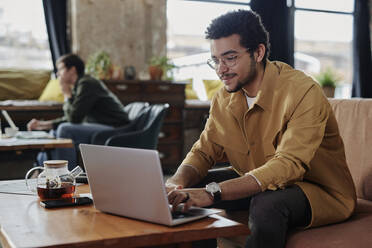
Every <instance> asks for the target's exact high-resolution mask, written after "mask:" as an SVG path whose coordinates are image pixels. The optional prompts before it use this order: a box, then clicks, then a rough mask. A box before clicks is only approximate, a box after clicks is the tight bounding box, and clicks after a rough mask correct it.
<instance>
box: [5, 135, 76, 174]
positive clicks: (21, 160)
mask: <svg viewBox="0 0 372 248" xmlns="http://www.w3.org/2000/svg"><path fill="white" fill-rule="evenodd" d="M73 146H74V145H73V142H72V140H71V139H0V180H4V179H6V180H8V179H19V178H24V176H25V175H26V172H27V171H28V170H29V169H30V168H32V167H33V164H34V163H35V161H36V156H37V154H38V152H40V151H46V152H49V151H51V150H52V149H55V148H71V147H73ZM49 157H50V156H49Z"/></svg>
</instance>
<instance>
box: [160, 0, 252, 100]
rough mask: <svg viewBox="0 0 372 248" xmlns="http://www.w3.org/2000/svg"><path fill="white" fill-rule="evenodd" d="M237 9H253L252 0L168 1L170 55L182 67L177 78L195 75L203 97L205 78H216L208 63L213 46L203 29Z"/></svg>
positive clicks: (194, 81) (198, 90)
mask: <svg viewBox="0 0 372 248" xmlns="http://www.w3.org/2000/svg"><path fill="white" fill-rule="evenodd" d="M229 2H231V3H229ZM236 9H250V7H249V1H247V0H245V1H237V0H235V1H226V0H224V1H218V0H215V1H202V0H201V1H187V0H168V1H167V19H168V20H167V24H168V30H167V40H168V43H167V55H168V57H169V58H171V59H173V62H174V63H175V64H176V65H177V66H178V67H179V68H178V69H177V70H176V71H175V74H174V77H175V80H186V79H190V78H192V80H193V87H194V89H195V90H196V92H197V94H198V96H199V98H200V99H202V100H206V99H207V96H206V93H205V90H204V86H203V82H202V80H203V79H217V75H216V73H215V71H213V70H211V69H210V68H209V66H208V65H207V59H209V58H210V49H209V42H208V41H207V40H205V35H204V32H205V30H206V28H207V26H208V25H209V24H210V22H211V21H212V20H213V19H214V18H216V17H217V16H219V15H221V14H224V13H226V12H227V11H229V10H236Z"/></svg>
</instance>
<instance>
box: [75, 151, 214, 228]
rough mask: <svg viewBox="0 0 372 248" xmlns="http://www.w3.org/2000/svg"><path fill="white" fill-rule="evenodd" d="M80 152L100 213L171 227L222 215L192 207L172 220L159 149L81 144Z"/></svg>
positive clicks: (212, 210) (210, 210)
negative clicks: (214, 215) (213, 215)
mask: <svg viewBox="0 0 372 248" xmlns="http://www.w3.org/2000/svg"><path fill="white" fill-rule="evenodd" d="M80 151H81V155H82V158H83V162H84V166H85V170H86V173H87V176H88V182H89V187H90V191H91V193H92V197H93V201H94V206H95V207H96V208H97V209H98V210H100V211H103V212H107V213H111V214H116V215H121V216H125V217H130V218H135V219H140V220H145V221H149V222H154V223H159V224H164V225H168V226H174V225H178V224H182V223H185V222H189V221H193V220H197V219H200V218H203V217H206V216H208V215H211V214H214V213H218V212H219V210H215V209H204V208H191V209H190V210H189V212H188V213H187V214H184V215H177V216H174V217H172V212H171V210H170V205H169V204H168V198H167V193H166V191H165V186H164V179H163V173H162V169H161V165H160V160H159V155H158V152H157V151H156V150H144V149H134V148H122V147H112V146H98V145H87V144H80Z"/></svg>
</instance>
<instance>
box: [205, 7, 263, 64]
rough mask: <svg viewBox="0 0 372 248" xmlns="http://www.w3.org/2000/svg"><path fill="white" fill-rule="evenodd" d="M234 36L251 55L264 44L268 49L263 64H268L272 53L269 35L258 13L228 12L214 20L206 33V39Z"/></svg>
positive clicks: (247, 11) (240, 10) (246, 11)
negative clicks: (235, 35) (236, 35)
mask: <svg viewBox="0 0 372 248" xmlns="http://www.w3.org/2000/svg"><path fill="white" fill-rule="evenodd" d="M233 34H238V35H239V36H240V44H241V45H242V46H243V47H245V48H248V49H249V50H250V52H251V55H252V54H253V52H254V51H255V50H256V49H257V48H258V45H259V44H263V45H264V46H265V47H266V52H265V55H264V57H263V62H264V64H266V58H267V57H268V56H269V53H270V41H269V33H268V32H267V31H266V29H265V27H264V25H263V24H262V21H261V17H260V16H259V15H258V14H257V13H255V12H254V11H251V10H242V9H239V10H236V11H231V12H227V13H226V14H224V15H221V16H219V17H217V18H216V19H214V20H212V22H211V24H210V25H209V26H208V27H207V30H206V31H205V35H206V36H205V38H206V39H209V40H217V39H220V38H222V37H228V36H230V35H233Z"/></svg>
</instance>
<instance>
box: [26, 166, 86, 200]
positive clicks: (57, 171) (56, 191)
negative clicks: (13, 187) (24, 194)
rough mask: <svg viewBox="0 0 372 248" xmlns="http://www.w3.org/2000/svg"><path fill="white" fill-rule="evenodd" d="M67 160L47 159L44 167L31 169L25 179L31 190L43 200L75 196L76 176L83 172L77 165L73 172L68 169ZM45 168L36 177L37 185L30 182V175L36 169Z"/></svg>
mask: <svg viewBox="0 0 372 248" xmlns="http://www.w3.org/2000/svg"><path fill="white" fill-rule="evenodd" d="M67 164H68V161H67V160H47V161H44V167H41V166H38V167H34V168H32V169H31V170H29V171H28V172H27V174H26V177H25V179H26V180H25V181H26V185H27V187H28V189H29V190H31V191H32V192H34V193H36V192H37V194H38V195H39V197H40V198H41V199H42V200H47V199H58V198H71V197H73V196H74V193H75V187H76V181H75V178H76V177H77V176H78V175H79V174H80V173H81V172H83V170H82V169H81V168H80V167H79V166H76V167H75V168H74V169H73V170H72V171H71V172H70V171H69V170H68V169H67ZM37 169H39V170H43V172H41V173H40V174H39V175H38V177H37V179H36V188H35V187H34V186H35V185H34V184H33V186H32V184H31V183H30V179H29V177H30V175H31V173H32V172H33V171H35V170H37Z"/></svg>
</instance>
